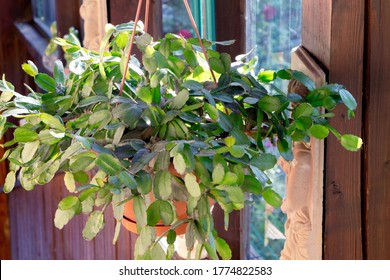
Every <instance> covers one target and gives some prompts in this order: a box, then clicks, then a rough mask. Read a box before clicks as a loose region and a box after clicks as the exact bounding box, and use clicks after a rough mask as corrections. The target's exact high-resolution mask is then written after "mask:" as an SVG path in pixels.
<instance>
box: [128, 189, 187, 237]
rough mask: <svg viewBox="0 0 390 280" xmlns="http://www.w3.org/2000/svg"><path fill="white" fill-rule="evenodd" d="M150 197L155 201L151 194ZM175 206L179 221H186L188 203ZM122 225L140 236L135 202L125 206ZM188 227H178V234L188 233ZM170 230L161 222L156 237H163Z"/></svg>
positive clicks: (183, 225) (179, 202) (185, 224)
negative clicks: (134, 206) (134, 208)
mask: <svg viewBox="0 0 390 280" xmlns="http://www.w3.org/2000/svg"><path fill="white" fill-rule="evenodd" d="M149 197H150V199H151V201H153V200H154V197H153V196H152V195H151V194H150V195H149ZM173 205H174V206H175V207H176V214H177V218H178V219H179V220H184V219H186V218H188V216H187V203H186V202H184V201H174V202H173ZM122 224H123V226H124V227H125V228H126V229H127V230H129V231H131V232H134V233H136V234H138V231H137V218H136V216H135V213H134V210H133V200H130V201H129V202H127V203H126V204H125V210H124V213H123V219H122ZM186 227H187V223H183V224H181V225H180V226H178V227H177V228H176V229H175V232H176V234H177V235H180V234H184V233H185V232H186ZM169 228H170V225H164V224H163V223H162V222H161V221H159V222H158V223H157V225H156V226H155V229H156V235H157V236H161V235H163V234H164V232H166V231H167V230H169Z"/></svg>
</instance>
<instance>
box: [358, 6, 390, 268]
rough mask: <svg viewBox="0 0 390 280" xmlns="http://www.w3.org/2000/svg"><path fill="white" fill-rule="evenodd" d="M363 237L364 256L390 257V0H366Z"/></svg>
mask: <svg viewBox="0 0 390 280" xmlns="http://www.w3.org/2000/svg"><path fill="white" fill-rule="evenodd" d="M367 5H368V6H367V14H368V16H367V19H368V22H367V44H366V46H367V50H366V54H367V56H366V59H367V61H366V67H365V74H364V77H365V80H368V79H369V82H367V83H366V87H365V103H366V108H365V110H364V113H365V114H364V117H365V123H364V124H365V137H364V141H365V145H364V160H365V168H364V169H365V183H366V188H365V190H364V192H365V194H366V197H365V211H366V212H365V217H364V218H365V220H364V222H365V224H366V230H365V234H366V235H365V237H366V240H365V241H366V251H365V253H366V256H365V257H366V258H367V259H375V260H376V259H387V260H388V259H390V239H389V238H388V236H389V234H390V223H389V221H390V206H389V201H390V188H389V184H390V145H389V143H388V139H389V137H390V121H389V120H390V79H389V73H390V64H389V61H390V47H389V46H390V29H389V26H390V1H386V0H369V1H367Z"/></svg>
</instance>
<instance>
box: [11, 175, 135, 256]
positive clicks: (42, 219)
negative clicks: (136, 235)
mask: <svg viewBox="0 0 390 280" xmlns="http://www.w3.org/2000/svg"><path fill="white" fill-rule="evenodd" d="M66 192H67V190H66V188H65V186H64V183H63V175H61V174H59V175H57V176H56V177H55V179H54V180H53V181H52V182H51V183H50V184H48V185H46V186H36V188H35V189H34V190H33V191H30V192H26V191H25V190H23V189H21V188H18V189H16V190H14V191H13V192H12V193H11V194H9V195H8V196H9V215H10V231H11V233H12V236H15V237H17V238H11V252H12V258H13V259H45V260H51V259H57V260H84V259H86V260H89V259H92V260H94V259H95V260H115V259H132V256H133V252H132V251H131V250H130V248H131V247H133V246H131V242H132V239H131V238H130V234H129V232H128V231H126V230H125V229H123V230H122V231H121V233H120V236H119V238H118V243H117V244H116V245H115V246H113V245H112V238H113V236H114V231H115V222H114V221H115V219H114V218H113V216H112V211H111V208H108V209H107V211H106V214H105V219H106V225H105V227H104V230H103V231H102V232H101V233H100V234H99V235H98V236H97V237H96V238H95V239H94V240H93V241H85V240H84V239H83V238H82V234H81V232H82V230H83V227H84V224H85V222H86V220H87V219H86V216H83V215H80V216H77V217H76V218H74V219H73V220H72V221H71V222H70V223H69V224H68V225H66V226H65V227H64V228H63V229H62V230H59V229H57V228H55V227H54V222H53V221H54V214H55V211H56V209H57V205H58V202H59V201H60V200H61V199H62V198H63V196H64V195H65V193H66Z"/></svg>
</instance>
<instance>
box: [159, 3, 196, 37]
mask: <svg viewBox="0 0 390 280" xmlns="http://www.w3.org/2000/svg"><path fill="white" fill-rule="evenodd" d="M189 5H190V6H191V8H192V3H191V1H189ZM162 12H163V33H164V34H166V33H173V34H178V35H182V36H183V37H184V38H189V37H192V36H193V34H192V26H191V22H190V20H189V18H188V14H187V11H186V8H185V6H184V4H183V0H163V1H162Z"/></svg>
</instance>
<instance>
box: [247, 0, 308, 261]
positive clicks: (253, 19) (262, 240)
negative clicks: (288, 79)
mask: <svg viewBox="0 0 390 280" xmlns="http://www.w3.org/2000/svg"><path fill="white" fill-rule="evenodd" d="M246 3H247V12H248V13H249V14H248V18H250V21H249V22H248V24H249V26H247V30H248V33H249V34H250V35H251V36H247V42H246V43H247V46H248V48H249V49H252V48H254V47H255V50H254V54H255V55H256V56H257V57H258V64H257V68H256V71H255V72H258V71H259V70H260V69H261V68H264V69H270V70H276V69H280V68H289V67H290V52H291V49H292V48H294V47H296V46H298V45H299V44H300V42H301V17H302V12H301V10H302V0H247V2H246ZM276 86H277V87H286V86H287V85H286V84H281V83H280V84H276ZM264 146H265V147H267V149H268V152H272V153H274V154H275V155H277V148H276V147H274V146H273V145H272V144H271V143H270V142H269V141H267V142H266V143H264ZM277 156H278V155H277ZM267 175H268V176H269V177H270V179H271V181H272V182H273V186H274V189H275V191H276V192H278V193H279V194H280V195H281V196H282V197H283V196H284V194H285V174H284V172H283V170H282V169H281V168H280V167H279V166H276V167H275V168H274V169H273V170H270V171H269V172H268V173H267ZM253 201H254V203H253V204H252V205H251V206H250V219H249V221H246V222H249V227H250V231H249V248H248V252H247V258H249V259H279V257H280V252H281V250H282V249H283V246H284V241H285V236H284V223H285V221H286V216H285V214H283V213H282V212H281V210H280V209H274V208H273V207H271V206H270V205H267V204H266V203H265V202H264V200H263V199H262V197H261V196H254V197H253Z"/></svg>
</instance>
